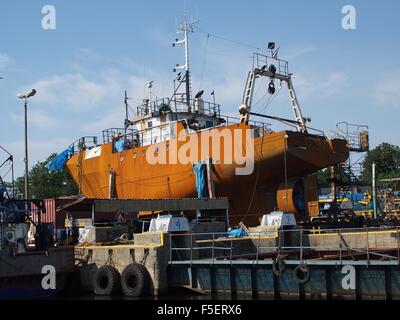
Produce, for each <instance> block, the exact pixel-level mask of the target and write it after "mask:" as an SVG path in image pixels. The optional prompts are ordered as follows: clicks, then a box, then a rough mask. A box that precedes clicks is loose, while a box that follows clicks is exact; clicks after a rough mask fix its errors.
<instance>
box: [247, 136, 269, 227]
mask: <svg viewBox="0 0 400 320" xmlns="http://www.w3.org/2000/svg"><path fill="white" fill-rule="evenodd" d="M264 137H265V134H263V136H262V141H261V152H260V155H261V159H260V161H259V162H258V167H257V175H256V180H255V183H254V189H253V193H252V195H251V199H250V202H249V207H248V208H247V212H246V214H245V216H244V217H243V223H244V221H245V220H246V218H247V216H248V215H249V212H250V208H251V206H252V204H253V201H254V196H255V194H256V190H257V184H258V178H259V176H260V168H261V163H262V160H264V159H263V154H262V152H263V147H264Z"/></svg>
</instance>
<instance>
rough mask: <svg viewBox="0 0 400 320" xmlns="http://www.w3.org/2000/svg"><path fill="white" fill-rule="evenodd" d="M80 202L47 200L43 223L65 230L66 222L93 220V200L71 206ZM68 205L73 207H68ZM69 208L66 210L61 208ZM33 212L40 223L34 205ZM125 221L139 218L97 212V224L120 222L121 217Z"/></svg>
mask: <svg viewBox="0 0 400 320" xmlns="http://www.w3.org/2000/svg"><path fill="white" fill-rule="evenodd" d="M77 200H78V198H77V197H65V198H52V199H45V200H44V206H45V208H46V212H44V213H42V214H41V221H42V223H53V224H54V225H55V228H56V229H64V228H65V220H66V219H69V218H72V219H91V218H92V202H91V199H85V200H84V201H82V202H80V203H77V204H74V205H71V204H72V203H74V202H76V201H77ZM68 205H71V206H69V207H68ZM64 206H67V207H66V208H65V209H60V208H61V207H64ZM32 208H33V209H36V210H33V213H32V220H33V221H34V222H37V221H38V216H37V213H36V212H37V207H36V206H35V205H34V204H32ZM121 216H122V218H123V219H124V220H125V221H129V220H134V219H136V218H137V212H122V213H121V212H115V213H106V212H97V211H96V212H95V216H94V218H95V219H94V220H95V222H98V223H101V222H113V221H118V220H119V219H120V217H121Z"/></svg>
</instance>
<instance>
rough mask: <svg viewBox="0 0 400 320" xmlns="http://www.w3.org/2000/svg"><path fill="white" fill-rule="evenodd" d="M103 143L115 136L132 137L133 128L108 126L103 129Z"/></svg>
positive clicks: (108, 141)
mask: <svg viewBox="0 0 400 320" xmlns="http://www.w3.org/2000/svg"><path fill="white" fill-rule="evenodd" d="M102 133H103V143H104V144H106V143H110V142H111V141H113V140H114V139H116V138H121V137H127V138H132V137H133V133H134V130H133V129H129V128H127V129H125V128H109V129H106V130H103V132H102Z"/></svg>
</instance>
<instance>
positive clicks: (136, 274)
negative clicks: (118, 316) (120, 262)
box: [121, 263, 151, 297]
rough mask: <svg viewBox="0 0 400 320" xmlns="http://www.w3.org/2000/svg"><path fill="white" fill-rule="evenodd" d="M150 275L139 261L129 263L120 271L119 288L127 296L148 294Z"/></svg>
mask: <svg viewBox="0 0 400 320" xmlns="http://www.w3.org/2000/svg"><path fill="white" fill-rule="evenodd" d="M150 282H151V277H150V274H149V272H148V271H147V269H146V267H145V266H144V265H142V264H139V263H131V264H129V265H127V266H126V267H125V269H124V271H122V275H121V288H122V292H123V293H124V295H126V296H128V297H140V296H144V295H146V294H148V291H149V289H150Z"/></svg>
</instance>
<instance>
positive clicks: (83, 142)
mask: <svg viewBox="0 0 400 320" xmlns="http://www.w3.org/2000/svg"><path fill="white" fill-rule="evenodd" d="M98 145H99V144H98V140H97V137H95V136H85V137H82V138H79V139H78V140H76V141H74V142H73V143H71V144H70V146H69V148H72V147H73V150H74V152H73V153H74V154H77V153H79V152H80V151H82V150H85V149H90V148H93V147H97V146H98Z"/></svg>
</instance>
